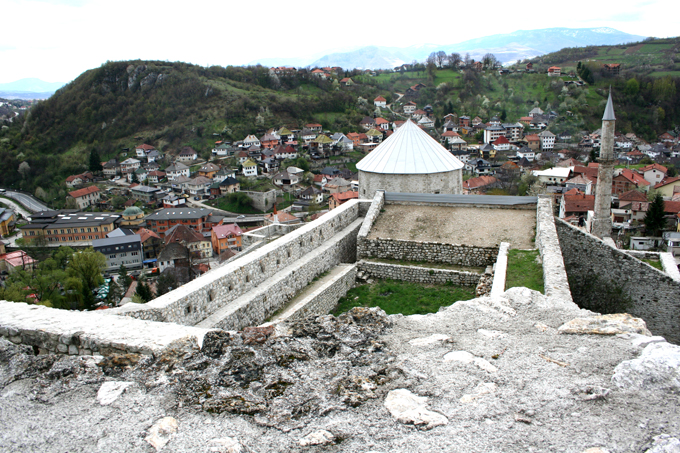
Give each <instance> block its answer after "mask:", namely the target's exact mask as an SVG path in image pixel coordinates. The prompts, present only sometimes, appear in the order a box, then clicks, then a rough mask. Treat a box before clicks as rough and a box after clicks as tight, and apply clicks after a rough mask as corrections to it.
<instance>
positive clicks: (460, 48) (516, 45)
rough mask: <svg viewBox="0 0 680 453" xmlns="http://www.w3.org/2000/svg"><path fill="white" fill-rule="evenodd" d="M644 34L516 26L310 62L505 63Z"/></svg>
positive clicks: (364, 64) (359, 64) (382, 64)
mask: <svg viewBox="0 0 680 453" xmlns="http://www.w3.org/2000/svg"><path fill="white" fill-rule="evenodd" d="M644 38H645V37H644V36H639V35H631V34H629V33H624V32H621V31H618V30H615V29H613V28H606V27H600V28H547V29H542V30H519V31H516V32H513V33H507V34H501V35H492V36H485V37H483V38H476V39H471V40H468V41H463V42H460V43H457V44H446V45H438V44H422V45H417V46H410V47H404V48H398V47H384V46H369V47H364V48H361V49H358V50H353V51H351V52H335V53H331V54H328V55H325V56H323V57H321V58H319V59H318V60H316V61H314V62H312V63H311V66H341V67H343V68H346V69H352V68H365V69H380V68H392V67H394V66H397V65H400V64H403V63H411V62H412V61H413V60H418V61H423V60H425V58H427V56H428V55H429V54H430V53H432V52H435V51H438V50H443V51H444V52H446V53H447V54H449V53H452V52H458V53H461V54H465V53H470V56H471V57H473V58H475V59H479V58H480V57H481V56H482V55H484V54H485V53H489V52H490V53H493V54H494V55H496V58H498V59H499V60H500V61H502V62H504V63H506V62H510V61H516V60H518V59H524V58H532V57H536V56H538V55H543V54H545V53H548V52H554V51H557V50H560V49H562V48H565V47H584V46H593V45H615V44H623V43H627V42H633V41H640V40H642V39H644Z"/></svg>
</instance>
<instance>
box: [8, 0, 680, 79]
mask: <svg viewBox="0 0 680 453" xmlns="http://www.w3.org/2000/svg"><path fill="white" fill-rule="evenodd" d="M179 5H181V6H179ZM463 5H464V4H463V3H459V2H455V1H453V0H446V1H441V0H430V1H428V2H420V3H418V2H415V3H414V2H405V1H396V2H395V1H391V2H384V1H383V2H381V1H365V0H361V1H356V0H344V1H332V2H323V1H308V0H289V1H287V2H281V1H276V2H274V1H270V0H259V1H258V0H242V1H238V2H237V1H233V0H220V1H218V0H193V1H188V2H183V3H179V2H177V3H175V2H161V1H148V0H107V1H104V0H0V11H1V12H2V19H3V20H2V26H1V29H2V32H3V33H2V39H1V40H0V83H6V82H13V81H15V80H18V79H22V78H25V77H36V78H39V79H42V80H44V81H47V82H69V81H71V80H73V79H74V78H76V77H77V76H78V75H80V74H81V73H82V72H83V71H85V70H87V69H91V68H95V67H98V66H100V65H101V64H102V63H104V62H106V61H107V60H132V59H148V60H169V61H184V62H189V63H195V64H200V65H222V66H224V65H228V64H233V65H241V64H246V63H248V62H251V61H253V60H255V59H260V58H271V57H286V58H289V57H304V56H308V55H312V54H317V53H321V52H323V53H327V51H336V50H344V49H348V48H356V47H358V46H363V45H385V46H398V47H405V46H410V45H418V44H424V43H434V44H442V45H444V44H454V43H457V42H461V41H465V40H467V39H472V38H479V37H482V36H488V35H493V34H499V33H509V32H513V31H516V30H518V29H525V30H526V29H541V28H552V27H570V28H591V27H612V28H615V29H617V30H620V31H623V32H627V33H631V34H637V35H644V36H656V37H668V36H678V35H680V21H679V20H677V17H678V12H680V6H678V0H649V1H636V0H617V1H616V2H614V1H612V0H604V1H592V0H587V1H586V0H572V1H569V2H552V3H550V2H543V3H513V2H508V1H496V0H491V1H489V0H487V1H485V2H483V3H481V4H475V3H469V6H470V7H469V8H466V7H465V6H463ZM482 5H483V6H482ZM549 5H550V6H549ZM550 8H553V9H552V10H551V9H550Z"/></svg>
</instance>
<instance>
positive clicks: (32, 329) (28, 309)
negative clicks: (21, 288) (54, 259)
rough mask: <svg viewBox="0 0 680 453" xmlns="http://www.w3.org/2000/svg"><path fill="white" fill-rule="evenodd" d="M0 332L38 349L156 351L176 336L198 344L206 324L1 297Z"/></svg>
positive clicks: (80, 352)
mask: <svg viewBox="0 0 680 453" xmlns="http://www.w3.org/2000/svg"><path fill="white" fill-rule="evenodd" d="M0 313H2V325H0V335H1V336H4V337H6V338H7V339H8V340H9V341H11V342H13V343H17V344H19V343H20V344H25V345H29V346H33V348H34V349H35V350H36V352H38V353H40V354H45V353H48V352H49V353H54V354H70V355H92V354H95V355H96V354H99V355H110V354H123V353H141V354H152V353H156V352H158V351H160V350H162V349H163V348H165V347H166V346H168V345H169V344H171V343H172V342H173V341H177V340H181V339H183V338H186V337H192V338H195V340H196V342H197V344H198V345H199V346H200V345H201V344H202V343H203V337H204V336H205V334H206V333H207V332H209V330H208V329H199V328H197V327H187V326H180V325H177V324H169V323H160V322H151V321H142V320H139V319H134V318H130V317H127V316H106V315H104V314H103V313H101V312H81V311H70V310H60V309H56V308H48V307H45V306H42V305H27V304H24V303H17V302H5V301H0Z"/></svg>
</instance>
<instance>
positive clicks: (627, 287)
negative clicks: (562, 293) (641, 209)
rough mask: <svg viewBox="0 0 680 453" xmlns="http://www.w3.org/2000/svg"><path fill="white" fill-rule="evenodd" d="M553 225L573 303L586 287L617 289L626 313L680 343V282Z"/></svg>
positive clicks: (603, 244) (560, 223) (589, 237)
mask: <svg viewBox="0 0 680 453" xmlns="http://www.w3.org/2000/svg"><path fill="white" fill-rule="evenodd" d="M555 226H556V229H557V234H558V236H559V244H560V246H561V249H562V255H563V256H564V266H565V268H566V271H567V273H568V274H569V277H570V278H569V283H570V284H571V285H573V286H572V287H571V293H572V294H573V295H574V302H576V303H577V304H579V298H578V296H577V295H578V294H581V293H583V292H584V291H590V289H589V286H588V285H598V286H599V287H600V288H602V289H604V290H605V291H613V290H615V289H616V288H620V289H621V290H622V295H623V296H624V297H627V298H628V299H629V300H630V305H629V306H627V307H625V311H626V312H627V313H630V314H631V315H633V316H637V317H640V318H642V319H644V320H645V322H646V323H647V327H648V328H649V330H650V331H652V332H653V333H654V334H655V335H661V336H663V337H665V338H666V340H668V341H670V342H673V343H680V282H679V281H677V280H675V279H674V278H673V277H671V276H670V275H669V274H668V273H665V272H662V271H660V270H658V269H656V268H654V267H652V266H650V265H649V264H647V263H645V262H643V261H640V260H639V259H637V258H635V257H633V256H632V255H631V254H629V253H626V251H624V250H619V249H617V248H615V247H612V246H611V245H609V244H607V243H606V242H604V241H603V240H601V239H599V238H598V237H596V236H593V235H592V234H589V233H586V232H584V231H582V230H580V229H578V228H576V227H574V226H572V225H570V224H568V223H567V222H564V221H563V220H560V219H557V220H556V221H555ZM544 266H545V262H544ZM676 269H677V268H676ZM674 275H675V276H676V278H677V272H675V273H674Z"/></svg>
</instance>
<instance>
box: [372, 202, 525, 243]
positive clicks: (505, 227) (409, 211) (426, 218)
mask: <svg viewBox="0 0 680 453" xmlns="http://www.w3.org/2000/svg"><path fill="white" fill-rule="evenodd" d="M535 227H536V211H535V210H519V209H489V208H486V209H485V208H450V207H437V206H418V209H414V208H413V207H411V206H401V205H386V206H385V208H384V212H382V213H381V214H380V216H379V217H378V219H377V220H376V222H375V224H374V225H373V228H372V229H371V232H370V234H369V236H368V238H369V239H376V238H391V239H403V240H409V241H427V242H443V243H448V244H464V245H478V246H489V245H490V244H499V243H501V242H509V243H510V247H511V248H517V249H533V248H535V244H534V242H533V241H532V238H533V237H534V236H535Z"/></svg>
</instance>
